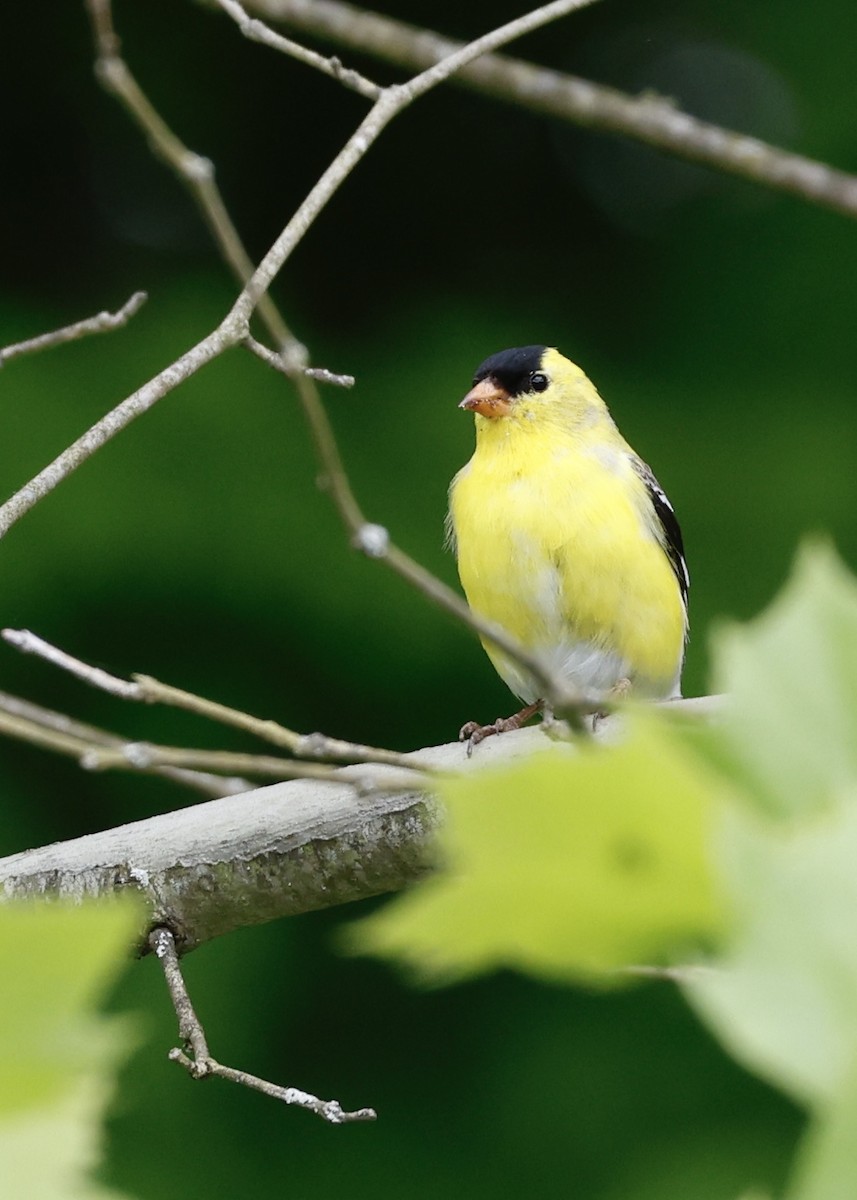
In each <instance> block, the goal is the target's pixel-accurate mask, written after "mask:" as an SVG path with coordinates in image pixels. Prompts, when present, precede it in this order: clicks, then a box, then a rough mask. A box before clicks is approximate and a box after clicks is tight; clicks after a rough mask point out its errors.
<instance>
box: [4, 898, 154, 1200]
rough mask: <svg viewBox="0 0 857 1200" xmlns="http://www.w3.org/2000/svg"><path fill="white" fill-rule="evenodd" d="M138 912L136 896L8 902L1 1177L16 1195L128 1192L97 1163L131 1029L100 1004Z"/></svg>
mask: <svg viewBox="0 0 857 1200" xmlns="http://www.w3.org/2000/svg"><path fill="white" fill-rule="evenodd" d="M140 920H141V912H140V906H139V904H138V903H137V902H136V901H134V902H132V900H131V899H130V898H128V899H125V898H123V901H122V903H118V902H111V903H107V904H100V905H97V906H96V905H94V904H90V905H89V906H87V907H85V908H84V907H78V908H68V907H61V906H59V905H46V904H38V905H37V904H26V905H16V904H11V905H10V904H4V905H3V906H2V908H0V958H2V961H3V963H4V964H5V967H4V986H3V990H2V994H0V1072H2V1079H3V1088H2V1093H0V1178H2V1180H3V1190H4V1193H5V1195H7V1196H9V1197H10V1198H16V1197H21V1198H22V1200H23V1198H24V1197H26V1198H27V1200H121V1197H120V1196H119V1194H118V1193H117V1192H114V1191H112V1190H111V1191H110V1192H109V1193H108V1192H107V1191H105V1190H104V1189H103V1188H102V1187H100V1186H97V1185H96V1184H94V1183H93V1182H92V1181H91V1179H90V1172H91V1170H92V1169H93V1167H95V1166H96V1165H97V1164H98V1161H99V1159H100V1157H101V1151H102V1142H103V1134H102V1123H103V1114H104V1109H105V1107H106V1105H107V1103H108V1101H109V1099H110V1096H111V1092H112V1090H113V1083H114V1077H115V1074H116V1067H117V1063H118V1061H119V1059H120V1058H121V1057H123V1056H124V1055H127V1052H128V1049H129V1043H130V1040H131V1039H130V1036H129V1033H130V1031H129V1029H128V1022H127V1021H123V1020H119V1019H117V1018H115V1017H113V1018H106V1017H105V1016H103V1015H99V1014H98V1013H97V1007H98V1006H99V1005H100V1004H102V1003H103V1001H104V995H105V992H106V991H107V990H108V987H109V986H110V984H112V982H113V980H114V979H115V978H116V976H117V975H118V974H119V969H120V967H121V965H122V962H123V958H124V957H125V956H126V955H127V953H128V947H129V946H130V945H131V944H132V942H133V940H134V937H135V934H136V932H137V931H138V930H139V927H140ZM10 964H14V969H13V970H10V969H9V965H10Z"/></svg>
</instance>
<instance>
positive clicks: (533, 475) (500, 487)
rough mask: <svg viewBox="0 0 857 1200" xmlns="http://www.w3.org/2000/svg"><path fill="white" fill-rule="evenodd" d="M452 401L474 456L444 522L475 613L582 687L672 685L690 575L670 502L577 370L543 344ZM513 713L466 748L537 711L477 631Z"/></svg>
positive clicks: (657, 688) (649, 692) (674, 688)
mask: <svg viewBox="0 0 857 1200" xmlns="http://www.w3.org/2000/svg"><path fill="white" fill-rule="evenodd" d="M459 407H460V408H463V409H467V410H469V411H471V412H473V413H474V414H475V420H476V451H475V453H474V455H473V457H472V458H471V460H470V462H469V463H467V465H466V466H464V467H462V469H461V470H460V471H459V472H458V474H457V475H456V476H455V478H454V479H453V481H452V484H451V486H450V492H449V517H448V530H449V537H450V542H451V544H452V545H453V547H454V548H455V552H456V555H457V558H458V572H459V575H460V577H461V583H462V586H463V588H464V592H465V594H466V596H467V600H468V603H469V605H470V607H471V608H472V609H473V611H474V612H476V613H479V614H481V615H482V616H483V617H487V618H489V619H490V620H492V621H496V622H498V623H499V624H500V625H502V626H503V627H504V629H506V630H507V631H508V632H509V633H510V634H512V635H513V636H514V637H515V638H516V639H517V640H518V641H519V642H520V643H521V645H523V646H525V647H526V648H527V649H528V650H530V651H534V652H536V653H537V654H538V655H540V656H541V657H542V659H543V660H544V661H545V663H546V664H547V665H548V666H549V667H550V668H551V669H552V670H553V671H554V672H555V673H556V674H557V675H558V676H559V677H561V678H562V679H563V680H564V681H565V682H566V683H568V684H570V685H571V686H573V687H574V688H576V689H578V690H579V691H580V692H581V693H583V694H584V695H586V696H587V697H589V698H592V697H594V698H596V699H598V698H603V699H606V698H608V697H609V696H610V695H611V694H617V693H621V692H623V691H625V690H627V689H628V688H629V687H632V688H633V691H634V693H635V694H638V695H641V696H645V697H650V698H653V699H665V698H670V697H674V696H679V695H680V694H681V693H680V684H681V669H682V663H683V660H684V648H685V642H686V640H687V629H688V623H687V590H688V587H689V585H690V577H689V575H688V571H687V564H686V563H685V558H684V548H683V545H682V536H681V530H680V529H679V524H678V521H677V520H676V516H675V513H674V512H673V508H672V505H671V504H670V502H669V500H668V499H667V497H666V495H665V493H664V491H663V489H662V488H661V486H660V484H659V483H658V481H657V479H655V476H654V475H653V474H652V472H651V470H650V469H649V467H648V466H647V465H646V464H645V463H644V462H643V461H642V459H640V458H638V457H637V455H636V454H635V453H634V451H633V450H632V449H631V447H630V446H629V445H628V443H627V442H626V441H625V439H624V438H623V437H622V435H621V434H620V433H619V430H618V429H617V428H616V426H615V424H614V423H613V420H612V418H611V416H610V413H609V412H608V411H607V406H606V405H605V403H604V401H603V400H602V399H601V397H600V396H599V394H598V392H597V391H596V390H595V387H594V386H593V385H592V383H591V382H590V381H589V379H588V378H587V377H586V375H585V374H584V373H583V371H581V369H580V367H577V366H575V364H574V363H572V362H569V360H568V359H567V358H565V357H563V355H562V354H560V353H559V351H558V350H556V349H553V348H551V347H547V346H521V347H519V348H517V349H513V350H503V351H501V352H500V353H499V354H493V355H492V356H491V357H490V358H487V359H486V360H485V362H484V363H482V365H481V366H480V367H479V369H478V370H477V371H476V374H475V376H474V379H473V387H472V388H471V390H470V391H469V392H468V393H467V395H466V396H465V397H464V399H463V400H462V401H461V404H460V405H459ZM483 645H484V647H485V651H486V653H487V654H488V657H489V658H490V659H491V662H492V663H493V664H494V667H495V668H496V670H497V672H498V674H499V675H500V677H501V678H502V679H503V681H504V682H505V683H506V684H507V685H508V686H509V687H510V688H511V690H512V691H513V692H514V693H515V695H516V696H519V697H520V699H521V700H523V701H524V703H525V705H526V706H527V707H525V708H524V709H522V710H521V712H520V713H516V714H515V715H514V716H513V717H509V718H506V719H498V720H497V721H495V722H494V723H493V724H492V725H477V724H475V723H473V722H471V723H469V724H468V725H465V726H464V728H463V729H462V737H470V739H471V747H472V745H473V744H475V743H476V742H477V741H481V740H482V738H483V737H487V736H488V735H489V734H491V733H499V732H502V731H504V730H506V729H515V728H518V726H519V725H521V724H523V722H524V721H526V720H528V719H529V717H531V716H532V715H533V714H534V713H535V712H537V711H539V710H540V709H543V708H544V707H545V705H544V703H543V698H542V697H541V696H540V695H539V690H538V685H537V684H536V682H535V681H534V680H533V679H532V678H531V676H530V675H529V674H528V672H527V671H526V670H525V669H524V668H522V667H521V666H520V665H519V664H518V663H516V662H515V661H513V660H512V659H511V658H509V657H508V656H507V655H506V654H504V653H503V652H502V651H501V650H499V649H498V648H497V647H496V646H494V645H493V644H492V643H490V642H489V641H486V640H485V639H483Z"/></svg>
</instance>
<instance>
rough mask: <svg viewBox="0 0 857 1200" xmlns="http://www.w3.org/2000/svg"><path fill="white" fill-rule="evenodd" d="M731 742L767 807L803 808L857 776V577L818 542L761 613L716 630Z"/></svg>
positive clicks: (823, 801) (717, 679)
mask: <svg viewBox="0 0 857 1200" xmlns="http://www.w3.org/2000/svg"><path fill="white" fill-rule="evenodd" d="M712 658H713V663H714V681H713V682H714V687H713V690H715V691H722V692H726V693H727V694H728V695H729V704H728V708H727V711H726V714H725V717H724V734H725V736H724V738H723V739H722V745H723V746H725V748H726V751H727V754H728V755H729V756H730V757H731V759H732V762H733V764H734V765H736V766H737V767H738V768H739V769H740V775H741V776H742V777H743V782H744V785H745V787H746V786H748V785H749V786H750V787H751V788H752V789H753V791H754V793H755V794H756V796H757V797H758V800H759V802H760V803H761V804H762V806H763V807H765V808H767V809H768V810H769V811H771V812H779V813H785V814H788V813H792V812H794V813H800V812H807V811H811V810H813V809H815V808H824V807H825V806H827V805H829V804H831V803H834V802H835V801H836V798H837V796H838V795H839V793H841V792H842V790H843V789H845V790H846V791H850V790H851V789H853V788H854V786H855V783H857V737H855V725H857V717H856V716H855V715H857V581H855V579H854V576H853V575H851V574H850V573H849V572H848V571H847V569H846V568H845V567H844V565H843V564H842V562H841V561H840V560H839V558H838V557H837V556H836V555H835V553H834V552H833V550H832V549H831V548H830V547H829V546H827V545H826V544H816V543H810V544H808V545H807V546H805V547H804V549H803V550H802V551H801V552H800V554H799V555H798V558H797V561H796V563H795V567H794V570H793V572H792V576H791V578H790V580H789V582H788V584H787V585H786V587H785V588H784V589H783V591H782V593H781V594H780V596H778V598H777V599H776V600H775V601H774V603H773V604H771V606H770V607H769V608H768V609H767V610H766V611H765V612H764V613H763V614H762V615H761V616H760V617H758V618H757V619H756V620H754V621H750V622H748V623H747V624H746V625H743V626H730V627H728V628H725V629H722V630H721V631H720V632H719V634H717V635H716V636H715V638H714V639H713V646H712Z"/></svg>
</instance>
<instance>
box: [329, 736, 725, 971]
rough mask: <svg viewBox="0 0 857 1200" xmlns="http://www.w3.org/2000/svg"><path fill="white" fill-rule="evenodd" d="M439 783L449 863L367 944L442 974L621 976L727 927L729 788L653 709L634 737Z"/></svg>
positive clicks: (369, 931)
mask: <svg viewBox="0 0 857 1200" xmlns="http://www.w3.org/2000/svg"><path fill="white" fill-rule="evenodd" d="M440 792H441V796H442V799H443V800H444V802H445V803H446V805H447V807H448V810H449V820H448V821H447V823H446V825H445V826H444V829H443V831H442V833H441V838H440V854H441V858H442V860H443V861H444V862H445V864H446V869H445V871H444V872H443V874H441V875H439V876H436V877H434V878H432V879H430V880H429V881H427V882H426V883H424V884H423V885H422V886H421V887H420V888H418V889H416V890H414V891H413V892H412V893H410V894H408V895H406V896H404V897H402V898H400V899H398V900H396V901H394V902H393V903H392V904H390V905H389V906H388V907H387V908H386V909H384V910H383V911H382V912H380V913H378V914H377V915H375V916H373V917H370V918H369V919H368V920H366V921H364V922H362V923H360V924H359V925H357V926H356V927H353V928H352V945H353V946H354V947H356V948H357V949H358V950H360V951H363V952H369V953H376V954H382V955H386V956H390V957H394V958H399V959H401V960H402V961H404V962H405V963H407V964H408V965H409V966H411V967H413V968H414V970H416V971H417V972H418V973H419V974H420V975H422V976H424V977H425V978H427V979H433V980H444V979H449V978H455V977H461V976H465V975H472V974H475V973H477V972H480V971H485V970H489V969H491V968H494V967H501V966H510V967H516V968H518V969H521V970H524V971H529V972H531V973H533V974H535V975H537V976H545V977H548V978H556V979H566V980H587V981H594V980H597V981H598V982H600V983H602V984H606V983H610V984H617V983H619V982H621V981H622V980H623V979H624V978H627V977H626V976H623V975H621V974H619V973H616V969H617V968H621V967H623V966H626V965H628V964H630V963H634V962H639V961H643V962H651V961H653V960H656V959H663V958H664V957H665V956H667V955H669V954H670V953H671V952H672V953H674V952H675V951H676V950H677V949H678V948H679V947H681V948H683V949H686V948H687V946H688V945H689V944H692V943H698V942H699V941H700V939H706V938H710V937H712V936H714V935H716V934H717V933H719V932H720V931H721V928H722V923H723V920H722V910H721V906H720V903H719V900H718V897H717V895H716V889H715V885H714V883H713V880H712V876H711V871H710V867H709V863H708V857H707V844H708V840H709V835H710V832H711V828H712V823H713V820H714V818H715V806H716V796H717V792H716V789H713V788H712V784H711V779H710V777H709V776H708V775H707V774H706V773H705V771H704V770H702V769H700V768H698V767H697V765H696V763H695V762H694V761H693V759H692V758H691V757H690V756H689V755H688V754H687V753H686V752H685V751H684V750H683V749H682V748H680V747H679V746H678V745H677V744H676V742H675V741H674V740H673V738H672V737H671V734H670V732H669V730H668V728H667V727H666V725H665V724H664V723H662V722H659V721H657V720H656V719H655V718H654V717H652V716H646V717H645V719H644V718H643V716H642V714H639V713H637V714H635V716H634V720H633V724H632V727H631V729H630V731H629V735H628V737H627V739H626V740H624V741H623V742H622V744H621V745H617V746H613V747H609V748H603V747H595V746H589V745H583V746H581V747H580V748H579V751H578V752H575V753H569V752H568V751H567V750H565V749H563V748H560V747H556V748H555V749H552V750H548V751H546V752H544V753H541V754H537V755H533V756H532V757H531V758H529V759H528V760H526V761H524V762H521V763H516V764H514V765H512V766H509V767H505V768H504V769H502V770H485V771H478V772H474V773H472V774H469V775H467V776H465V777H459V778H457V779H451V780H448V781H446V782H445V783H443V784H442V786H441V788H440ZM608 973H609V974H608Z"/></svg>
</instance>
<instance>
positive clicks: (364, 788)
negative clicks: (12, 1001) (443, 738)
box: [0, 696, 720, 953]
mask: <svg viewBox="0 0 857 1200" xmlns="http://www.w3.org/2000/svg"><path fill="white" fill-rule="evenodd" d="M671 704H672V705H675V706H678V705H680V706H681V709H682V711H683V712H687V713H689V714H692V715H695V716H700V717H703V718H705V717H708V716H710V715H711V713H712V712H714V713H716V712H717V710H718V709H719V707H720V698H719V697H716V696H708V697H701V698H699V699H695V700H683V701H674V702H671ZM619 730H621V716H610V717H605V718H603V719H602V720H600V721H599V723H598V728H597V732H596V737H597V738H599V739H603V740H610V739H611V738H615V737H616V736H617V731H619ZM553 744H556V743H554V742H552V741H551V740H550V739H549V737H547V736H546V734H545V732H544V730H543V729H541V728H532V729H521V730H518V731H516V732H514V733H506V734H503V735H502V737H497V738H491V739H490V740H489V741H487V742H485V743H483V744H482V745H480V746H479V748H478V751H477V753H476V754H475V755H474V756H473V758H472V759H468V758H467V753H466V750H465V747H464V745H462V744H461V743H460V742H453V743H450V744H448V745H444V746H434V747H430V748H428V749H424V750H419V751H417V752H416V753H415V757H417V756H418V757H419V760H420V762H422V763H426V762H427V763H429V764H430V765H432V766H433V767H434V768H435V769H436V770H439V771H448V772H452V771H468V770H473V769H476V768H480V767H484V766H491V765H498V764H500V763H504V762H511V761H513V760H516V759H519V758H522V757H524V756H525V755H527V754H530V753H532V752H533V751H534V750H538V749H544V748H545V747H546V746H548V745H553ZM569 753H573V748H571V747H570V748H569ZM395 771H396V768H394V767H386V766H383V765H380V764H365V765H361V766H349V767H343V768H342V770H341V771H340V775H341V777H342V781H343V782H342V783H341V784H332V783H317V782H314V781H311V780H295V781H292V782H289V783H277V784H273V785H272V786H270V787H263V788H257V789H255V790H254V791H251V792H246V793H244V794H243V795H238V796H227V797H224V798H222V799H220V800H212V801H208V802H207V803H204V804H198V805H195V806H193V807H191V808H185V809H181V810H179V811H178V812H170V813H164V814H162V815H161V816H157V817H151V818H149V819H148V820H145V821H137V822H135V823H133V824H131V825H122V826H119V827H118V828H116V829H109V830H106V831H105V832H103V833H96V834H89V835H88V836H86V837H81V838H76V839H74V840H73V841H68V842H57V843H55V844H54V845H51V846H43V847H41V848H40V849H36V850H27V851H24V852H23V853H21V854H13V855H11V856H10V857H8V858H4V859H0V899H4V900H14V899H26V898H31V897H36V896H50V897H52V898H56V899H65V900H71V901H79V900H81V899H83V898H85V897H88V896H103V895H109V894H111V893H114V892H116V891H120V890H122V889H124V888H129V887H132V888H136V889H137V890H138V891H140V892H141V893H142V895H143V896H144V897H145V899H146V900H147V902H148V904H149V908H150V912H151V921H150V928H155V927H157V926H164V927H166V928H168V929H169V930H170V931H171V932H172V933H173V935H174V937H175V939H176V944H177V945H178V947H179V950H180V951H181V952H182V953H185V952H187V951H188V950H192V949H194V948H195V947H196V946H199V945H201V944H202V943H203V942H207V941H209V940H210V939H212V938H215V937H219V936H221V935H222V934H224V933H228V932H230V930H233V929H238V928H242V927H244V926H248V925H259V924H262V923H264V922H265V921H271V920H274V919H276V918H278V917H286V916H297V915H298V914H300V913H304V912H312V911H313V910H316V909H320V908H328V907H331V906H332V905H335V904H346V903H350V902H352V901H355V900H364V899H367V898H368V897H370V896H377V895H380V894H382V893H383V892H391V891H398V890H400V889H402V888H404V887H406V886H407V885H408V884H410V883H414V882H415V881H416V880H418V879H420V878H421V877H422V876H424V875H425V874H426V873H428V872H429V871H430V870H431V868H432V862H433V853H434V851H433V839H434V833H435V830H436V829H437V827H438V824H439V822H440V821H441V819H442V812H441V809H440V805H439V804H438V802H437V801H436V800H435V799H434V798H433V797H432V796H431V795H429V794H428V793H427V792H424V791H420V790H418V789H417V788H410V789H407V790H398V791H383V792H382V791H375V790H374V789H372V787H371V783H372V780H373V779H374V780H377V782H378V783H379V784H381V785H383V784H384V782H385V780H386V779H388V778H389V777H390V775H391V773H393V772H395ZM525 801H526V797H522V803H523V802H525ZM141 950H143V951H144V950H145V946H144V945H142V944H141Z"/></svg>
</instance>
